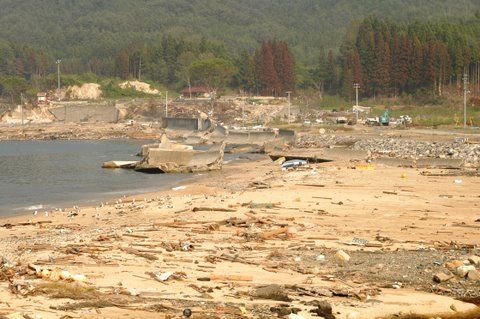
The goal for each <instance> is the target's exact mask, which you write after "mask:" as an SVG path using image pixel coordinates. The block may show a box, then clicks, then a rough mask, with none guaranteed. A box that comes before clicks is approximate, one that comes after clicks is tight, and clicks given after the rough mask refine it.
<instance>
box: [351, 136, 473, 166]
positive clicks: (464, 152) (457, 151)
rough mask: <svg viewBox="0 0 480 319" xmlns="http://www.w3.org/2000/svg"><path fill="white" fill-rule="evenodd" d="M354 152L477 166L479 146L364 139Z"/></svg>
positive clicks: (393, 139) (464, 143)
mask: <svg viewBox="0 0 480 319" xmlns="http://www.w3.org/2000/svg"><path fill="white" fill-rule="evenodd" d="M353 148H354V149H355V150H368V151H370V152H371V153H372V154H373V155H382V156H389V157H399V158H452V159H463V160H465V162H466V163H469V164H477V163H478V162H479V160H480V144H470V143H468V142H467V141H466V140H465V139H457V140H454V141H451V142H427V141H418V140H407V139H396V138H374V139H364V140H360V141H358V142H356V143H355V145H354V147H353Z"/></svg>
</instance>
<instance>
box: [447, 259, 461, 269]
mask: <svg viewBox="0 0 480 319" xmlns="http://www.w3.org/2000/svg"><path fill="white" fill-rule="evenodd" d="M463 265H464V263H463V261H461V260H452V261H450V262H447V263H445V268H447V269H456V268H458V267H460V266H463Z"/></svg>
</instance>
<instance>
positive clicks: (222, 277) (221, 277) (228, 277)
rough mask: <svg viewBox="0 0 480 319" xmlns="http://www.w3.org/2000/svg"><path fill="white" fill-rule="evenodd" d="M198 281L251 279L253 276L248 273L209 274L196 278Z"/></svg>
mask: <svg viewBox="0 0 480 319" xmlns="http://www.w3.org/2000/svg"><path fill="white" fill-rule="evenodd" d="M197 280H198V281H252V280H253V277H252V276H248V275H210V276H208V277H200V278H197Z"/></svg>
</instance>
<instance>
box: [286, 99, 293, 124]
mask: <svg viewBox="0 0 480 319" xmlns="http://www.w3.org/2000/svg"><path fill="white" fill-rule="evenodd" d="M285 93H287V96H288V124H290V117H291V113H290V111H291V110H290V109H291V108H292V101H291V100H290V95H291V94H292V91H287V92H285Z"/></svg>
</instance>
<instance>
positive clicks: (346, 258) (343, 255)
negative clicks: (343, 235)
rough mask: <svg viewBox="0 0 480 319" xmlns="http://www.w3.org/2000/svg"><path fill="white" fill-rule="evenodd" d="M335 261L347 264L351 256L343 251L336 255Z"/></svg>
mask: <svg viewBox="0 0 480 319" xmlns="http://www.w3.org/2000/svg"><path fill="white" fill-rule="evenodd" d="M335 260H336V261H337V262H339V263H346V262H348V261H349V260H350V256H349V255H348V254H347V253H346V252H344V251H343V250H339V251H337V253H336V254H335Z"/></svg>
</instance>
